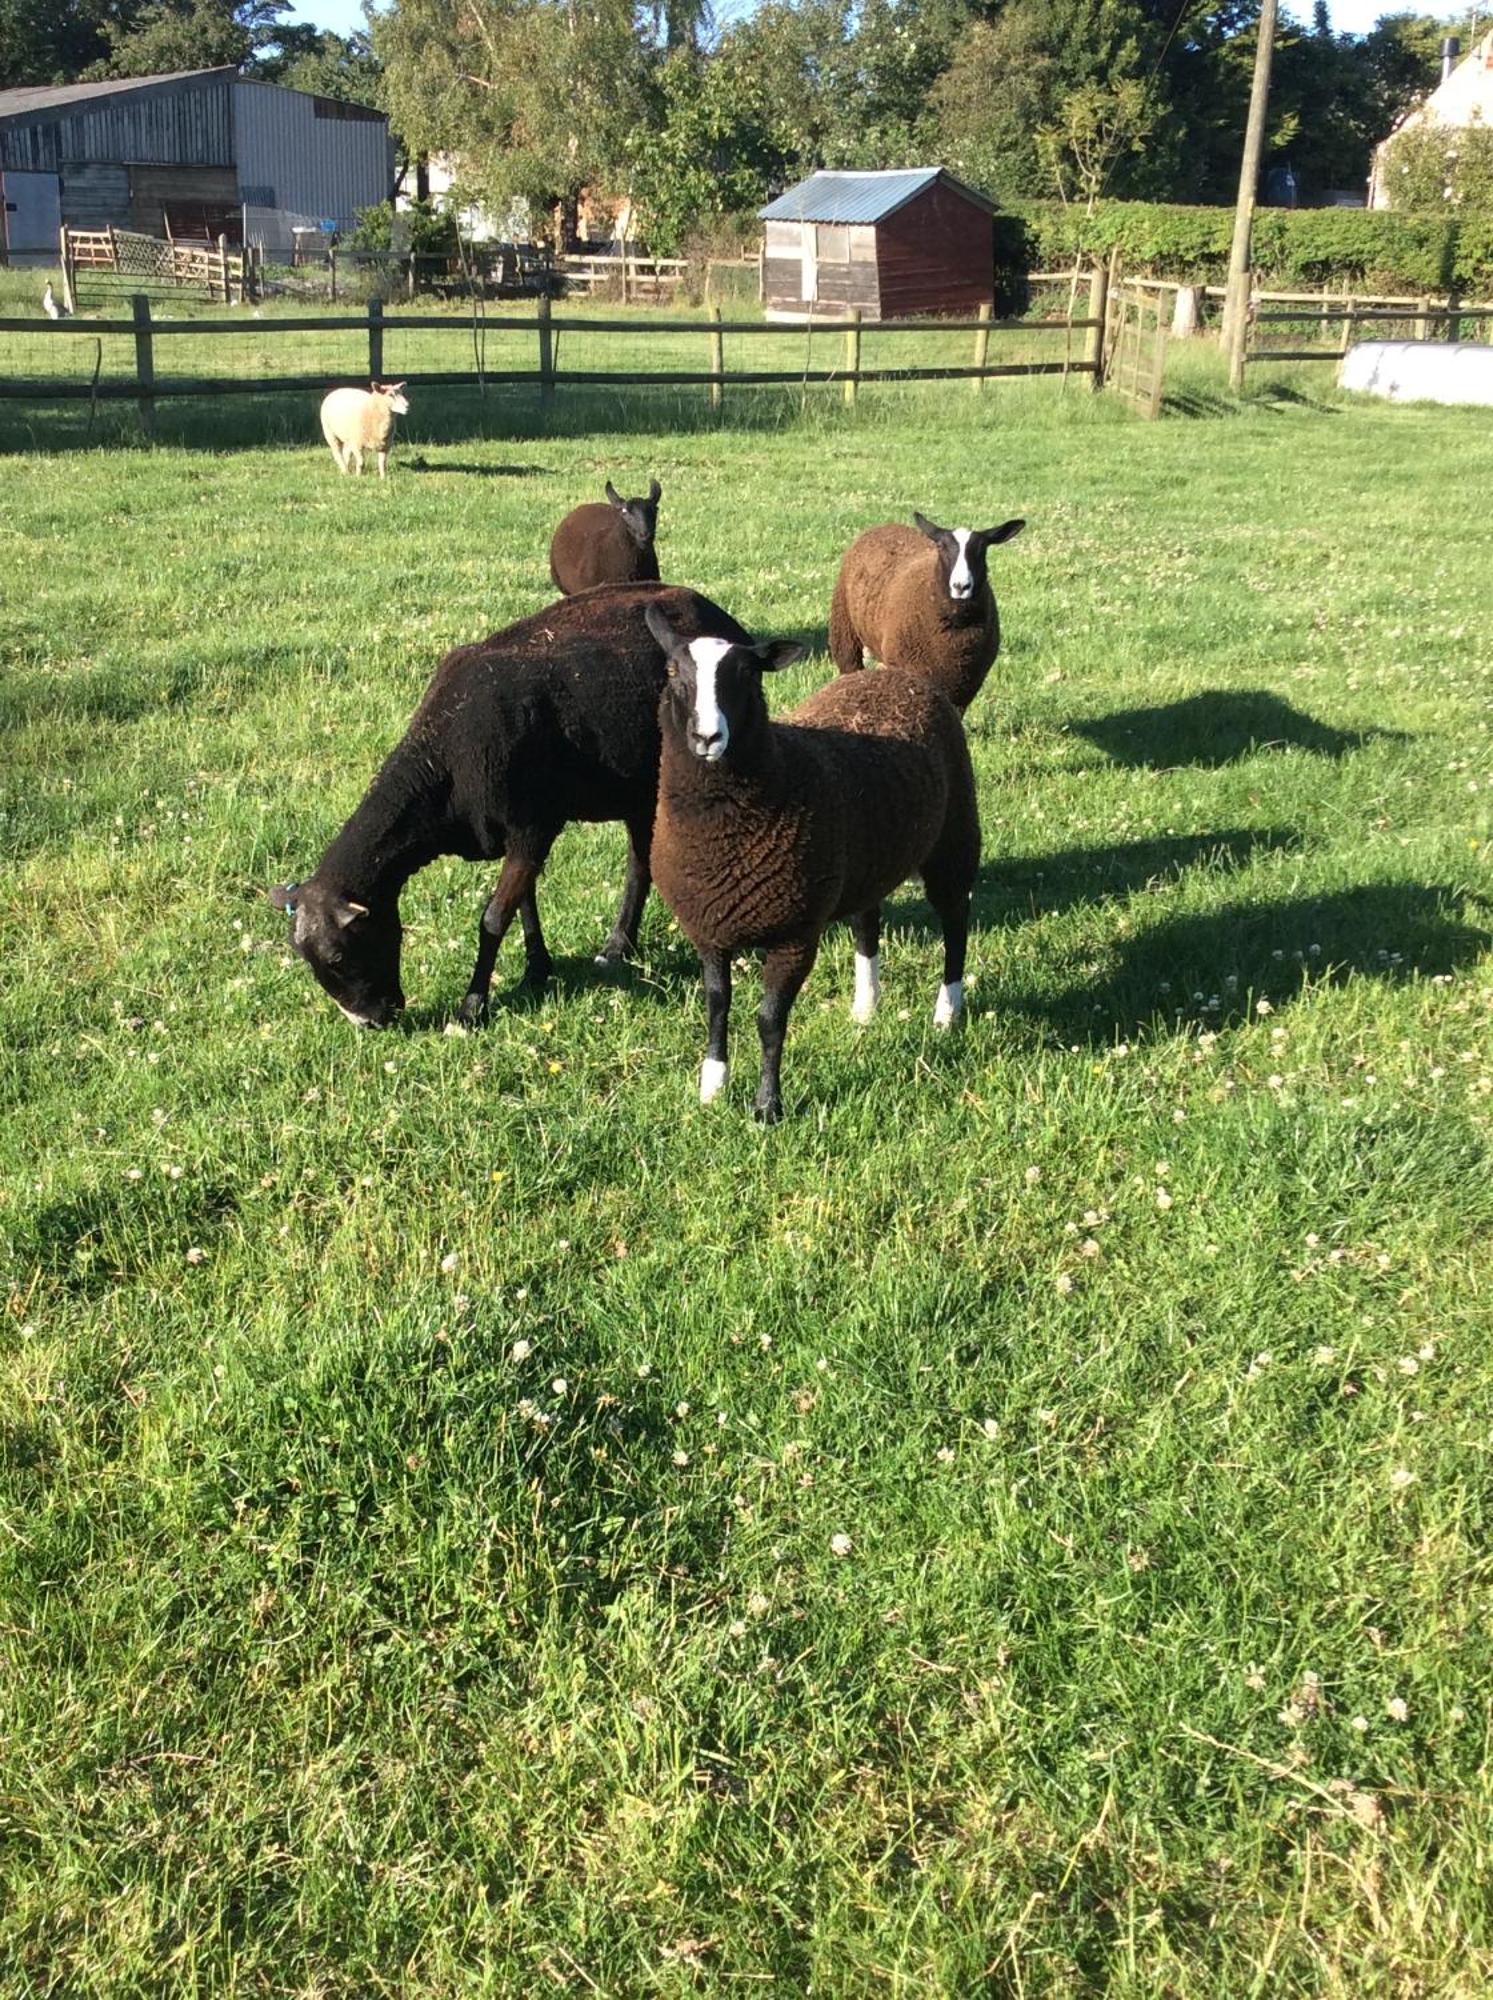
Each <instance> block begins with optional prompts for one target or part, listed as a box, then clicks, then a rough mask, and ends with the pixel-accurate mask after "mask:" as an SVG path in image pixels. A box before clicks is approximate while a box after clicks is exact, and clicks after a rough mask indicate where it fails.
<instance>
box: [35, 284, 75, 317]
mask: <svg viewBox="0 0 1493 2000" xmlns="http://www.w3.org/2000/svg"><path fill="white" fill-rule="evenodd" d="M41 309H42V311H43V312H44V313H45V314H46V316H47V318H48V319H67V318H69V317H70V314H69V313H68V309H67V307H66V306H65V305H61V304H59V303H58V300H57V296H56V294H55V293H54V292H53V290H52V280H51V279H50V278H48V280H47V282H46V284H45V285H44V286H43V287H42V295H41Z"/></svg>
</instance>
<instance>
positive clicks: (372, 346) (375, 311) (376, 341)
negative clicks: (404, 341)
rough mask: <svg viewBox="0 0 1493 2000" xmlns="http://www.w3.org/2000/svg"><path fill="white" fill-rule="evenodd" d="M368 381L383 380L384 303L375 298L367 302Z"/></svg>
mask: <svg viewBox="0 0 1493 2000" xmlns="http://www.w3.org/2000/svg"><path fill="white" fill-rule="evenodd" d="M368 379H369V381H370V382H382V381H383V379H384V302H383V300H382V299H377V298H375V299H370V300H369V301H368Z"/></svg>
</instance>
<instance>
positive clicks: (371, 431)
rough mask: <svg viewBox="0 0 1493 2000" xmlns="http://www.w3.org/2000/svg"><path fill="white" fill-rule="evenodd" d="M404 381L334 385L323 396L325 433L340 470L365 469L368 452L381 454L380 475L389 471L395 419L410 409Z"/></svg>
mask: <svg viewBox="0 0 1493 2000" xmlns="http://www.w3.org/2000/svg"><path fill="white" fill-rule="evenodd" d="M409 407H410V406H409V402H408V400H407V398H406V396H405V393H404V384H403V383H402V382H375V383H374V384H373V385H372V387H371V388H368V389H333V390H331V391H330V392H329V393H328V394H327V395H325V396H324V397H323V398H322V404H321V434H322V436H323V437H324V438H325V439H326V441H327V443H328V444H329V445H330V446H331V448H332V456H333V458H334V459H335V460H336V461H337V470H338V471H339V472H361V471H362V470H363V454H364V452H367V451H371V452H376V453H377V455H378V476H379V478H380V479H383V478H385V477H386V476H387V474H388V467H389V444H390V441H391V439H392V437H393V434H394V419H395V418H396V417H402V416H406V415H407V414H408V413H409Z"/></svg>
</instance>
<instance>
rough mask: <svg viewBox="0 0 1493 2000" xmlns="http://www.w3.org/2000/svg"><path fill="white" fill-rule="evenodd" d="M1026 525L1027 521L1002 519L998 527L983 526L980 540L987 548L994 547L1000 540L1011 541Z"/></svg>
mask: <svg viewBox="0 0 1493 2000" xmlns="http://www.w3.org/2000/svg"><path fill="white" fill-rule="evenodd" d="M1025 526H1026V522H1025V521H1002V522H1001V524H1000V526H999V527H998V528H981V530H980V540H981V541H982V542H983V543H984V545H985V547H986V548H987V549H993V548H994V547H995V546H996V544H997V543H998V542H1009V541H1011V540H1012V539H1013V538H1014V537H1015V536H1017V535H1019V534H1020V533H1021V531H1022V529H1023V528H1024V527H1025Z"/></svg>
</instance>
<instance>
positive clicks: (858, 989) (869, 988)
mask: <svg viewBox="0 0 1493 2000" xmlns="http://www.w3.org/2000/svg"><path fill="white" fill-rule="evenodd" d="M880 998H881V953H880V952H879V951H878V952H877V953H876V954H875V955H874V956H873V957H871V958H867V957H865V956H864V955H863V954H862V953H861V952H857V953H856V955H855V999H854V1000H853V1001H852V1002H851V1005H850V1018H851V1020H852V1021H869V1020H870V1019H871V1016H872V1015H873V1014H874V1013H875V1012H876V1003H877V1001H878V1000H879V999H880Z"/></svg>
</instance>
